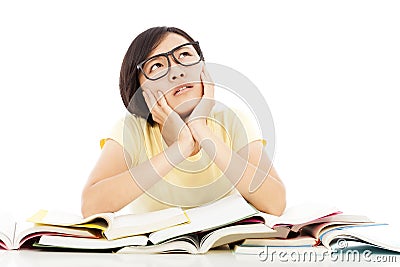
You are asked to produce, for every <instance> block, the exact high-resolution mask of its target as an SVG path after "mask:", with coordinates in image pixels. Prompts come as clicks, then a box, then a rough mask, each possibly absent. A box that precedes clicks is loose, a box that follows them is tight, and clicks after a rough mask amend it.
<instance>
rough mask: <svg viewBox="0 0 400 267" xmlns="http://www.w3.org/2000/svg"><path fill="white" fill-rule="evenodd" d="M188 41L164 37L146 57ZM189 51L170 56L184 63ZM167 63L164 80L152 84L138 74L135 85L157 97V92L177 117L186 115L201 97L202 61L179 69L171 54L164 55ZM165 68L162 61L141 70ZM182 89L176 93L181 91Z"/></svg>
mask: <svg viewBox="0 0 400 267" xmlns="http://www.w3.org/2000/svg"><path fill="white" fill-rule="evenodd" d="M188 42H189V41H188V40H187V39H186V38H184V37H183V36H181V35H179V34H176V33H169V34H167V35H166V36H165V37H164V38H163V39H162V41H161V42H160V44H159V45H158V46H157V47H156V48H155V49H154V50H153V51H152V52H151V53H150V55H149V56H148V57H147V58H150V57H152V56H154V55H157V54H160V53H166V52H169V51H171V50H172V49H174V48H175V47H178V46H179V45H182V44H185V43H188ZM190 53H191V52H190V51H181V50H177V52H176V53H175V54H174V55H175V56H176V57H177V58H178V59H182V60H184V57H185V56H187V55H189V54H190ZM168 58H169V61H170V63H171V68H170V69H169V72H168V73H167V75H165V76H164V77H162V78H160V79H158V80H155V81H152V80H149V79H147V78H146V77H145V76H144V75H143V73H142V72H140V73H139V82H140V85H141V87H142V88H143V89H147V90H150V91H151V92H153V94H154V95H155V97H156V99H157V98H158V94H157V91H161V92H163V94H164V97H165V99H166V101H167V103H168V105H169V106H170V107H171V108H172V109H173V110H174V111H175V112H177V113H178V114H179V115H180V116H182V117H186V116H188V115H189V114H190V113H191V112H192V111H193V109H194V107H195V106H196V105H197V104H198V102H199V101H200V98H201V97H202V96H203V85H202V83H201V80H200V73H201V71H202V68H203V61H200V62H199V63H198V64H195V65H192V66H183V65H180V64H178V63H177V62H175V60H174V59H173V57H172V56H171V55H169V56H168ZM163 64H164V65H165V64H166V63H165V62H157V61H155V62H150V64H146V67H143V68H144V69H145V68H146V69H145V71H146V73H147V72H149V73H151V72H152V71H153V72H154V73H156V72H157V71H158V69H159V68H161V67H162V66H163ZM182 88H183V90H180V89H182Z"/></svg>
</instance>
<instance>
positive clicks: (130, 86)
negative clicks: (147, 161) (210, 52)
mask: <svg viewBox="0 0 400 267" xmlns="http://www.w3.org/2000/svg"><path fill="white" fill-rule="evenodd" d="M167 33H176V34H179V35H181V36H183V37H185V38H186V39H187V40H188V41H189V42H194V39H193V38H192V37H190V36H189V35H188V34H187V33H186V32H184V31H183V30H181V29H178V28H175V27H153V28H150V29H148V30H146V31H144V32H142V33H141V34H139V35H138V36H137V37H136V38H135V39H134V40H133V41H132V43H131V45H130V46H129V48H128V51H126V54H125V57H124V60H123V61H122V66H121V72H120V76H119V90H120V94H121V97H122V101H123V102H124V105H125V107H126V108H127V109H128V111H129V112H130V113H132V114H136V115H138V116H140V117H142V118H145V119H147V122H148V123H150V125H151V126H153V125H154V124H155V122H154V120H153V117H152V116H151V113H150V112H149V109H148V107H147V105H146V102H145V100H144V98H143V95H142V94H141V93H137V94H135V93H136V91H137V90H138V89H139V88H140V83H139V71H140V70H138V69H137V68H136V66H137V64H139V63H140V62H142V61H143V60H145V59H146V58H147V56H148V55H149V54H150V53H151V51H152V50H153V49H154V48H156V47H157V46H158V45H159V44H160V42H161V40H162V39H163V38H164V36H165V35H166V34H167ZM198 49H199V51H197V52H198V53H199V54H201V51H200V48H198ZM196 50H197V47H196ZM132 97H134V99H132Z"/></svg>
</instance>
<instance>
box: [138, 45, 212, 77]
mask: <svg viewBox="0 0 400 267" xmlns="http://www.w3.org/2000/svg"><path fill="white" fill-rule="evenodd" d="M185 45H193V48H194V49H195V50H196V53H197V54H198V55H199V56H200V60H199V61H198V62H196V63H191V64H182V63H181V62H179V60H177V59H176V57H175V55H174V52H175V51H176V50H178V49H179V48H181V47H183V46H185ZM194 45H197V46H198V48H199V51H197V49H196V47H195V46H194ZM169 55H171V56H172V58H173V60H174V61H175V62H176V63H178V64H179V65H182V66H187V67H188V66H193V65H196V64H198V63H199V62H200V61H202V60H204V57H203V53H202V52H201V49H200V45H199V42H198V41H195V42H189V43H184V44H181V45H178V46H177V47H175V48H173V49H171V50H170V51H168V52H165V53H160V54H157V55H154V56H151V57H149V58H147V59H145V60H143V61H142V62H140V63H139V64H137V65H136V68H137V69H138V70H140V71H141V72H142V73H143V75H144V77H146V79H148V80H150V81H156V80H158V79H161V78H162V77H164V76H166V75H167V74H168V73H169V72H170V69H171V61H170V60H169ZM159 56H165V57H166V58H167V62H168V70H167V72H166V73H165V74H163V75H161V76H160V77H158V78H156V79H154V78H150V77H148V76H147V75H146V73H145V71H144V70H143V65H144V64H145V63H146V62H147V61H149V60H151V59H153V58H156V57H159Z"/></svg>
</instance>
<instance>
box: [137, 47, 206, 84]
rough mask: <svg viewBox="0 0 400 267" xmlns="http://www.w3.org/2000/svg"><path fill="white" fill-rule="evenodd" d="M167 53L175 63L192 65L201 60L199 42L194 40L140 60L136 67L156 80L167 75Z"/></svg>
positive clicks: (168, 65)
mask: <svg viewBox="0 0 400 267" xmlns="http://www.w3.org/2000/svg"><path fill="white" fill-rule="evenodd" d="M169 55H171V56H172V58H173V59H174V61H175V62H176V63H178V64H180V65H183V66H192V65H195V64H197V63H199V62H200V61H201V60H203V55H202V53H201V50H200V46H199V42H197V41H196V42H190V43H185V44H181V45H179V46H177V47H175V48H174V49H172V50H171V51H169V52H166V53H161V54H157V55H154V56H152V57H150V58H148V59H146V60H144V61H142V62H141V63H139V64H138V65H137V66H136V67H137V68H138V69H139V70H140V71H141V72H142V73H143V75H144V76H145V77H146V78H147V79H149V80H152V81H155V80H158V79H160V78H162V77H164V76H165V75H167V74H168V72H169V70H170V68H171V61H170V60H169V57H168V56H169Z"/></svg>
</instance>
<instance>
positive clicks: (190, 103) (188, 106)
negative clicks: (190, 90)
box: [174, 97, 200, 117]
mask: <svg viewBox="0 0 400 267" xmlns="http://www.w3.org/2000/svg"><path fill="white" fill-rule="evenodd" d="M199 102H200V98H199V97H195V98H192V99H189V100H186V101H184V102H183V103H181V104H179V105H177V106H176V107H175V108H174V110H175V112H176V113H178V114H179V115H180V116H181V117H187V116H189V115H190V113H192V111H193V109H194V108H195V107H196V106H197V104H198V103H199Z"/></svg>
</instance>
